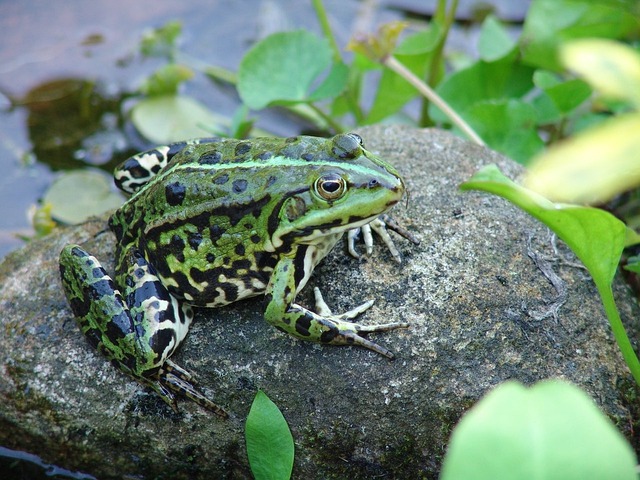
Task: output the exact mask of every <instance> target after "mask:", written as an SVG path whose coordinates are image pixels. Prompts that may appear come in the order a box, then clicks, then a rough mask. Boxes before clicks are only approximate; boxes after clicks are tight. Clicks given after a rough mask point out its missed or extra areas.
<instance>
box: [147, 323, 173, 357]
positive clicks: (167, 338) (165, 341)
mask: <svg viewBox="0 0 640 480" xmlns="http://www.w3.org/2000/svg"><path fill="white" fill-rule="evenodd" d="M172 341H175V332H174V330H172V329H170V328H163V329H162V330H157V331H156V332H155V333H154V334H153V336H152V337H151V339H150V340H149V345H150V346H151V349H152V350H153V351H154V352H155V353H156V354H158V355H162V352H164V350H165V348H167V345H170V344H171V343H172Z"/></svg>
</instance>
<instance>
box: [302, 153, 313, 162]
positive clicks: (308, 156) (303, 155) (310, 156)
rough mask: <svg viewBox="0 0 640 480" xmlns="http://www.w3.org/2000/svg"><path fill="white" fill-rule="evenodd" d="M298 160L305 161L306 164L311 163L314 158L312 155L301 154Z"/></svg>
mask: <svg viewBox="0 0 640 480" xmlns="http://www.w3.org/2000/svg"><path fill="white" fill-rule="evenodd" d="M300 158H302V159H303V160H306V161H307V162H311V161H313V159H314V158H315V157H314V155H313V153H303V154H302V155H301V156H300Z"/></svg>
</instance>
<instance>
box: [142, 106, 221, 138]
mask: <svg viewBox="0 0 640 480" xmlns="http://www.w3.org/2000/svg"><path fill="white" fill-rule="evenodd" d="M131 119H132V120H133V123H134V125H135V126H136V128H137V129H138V131H139V132H140V133H141V134H142V135H143V136H144V137H145V138H146V139H148V140H150V141H151V142H153V143H157V144H163V143H171V142H178V141H181V140H186V139H189V138H198V137H203V136H210V135H211V132H213V131H220V130H222V126H221V125H222V124H223V119H221V118H220V117H219V116H216V115H215V114H214V113H213V112H211V111H210V110H209V109H208V108H207V107H205V106H204V105H202V104H201V103H200V102H198V101H196V100H194V99H193V98H190V97H185V96H181V95H162V96H154V97H149V98H145V99H144V100H141V101H140V103H138V104H136V105H135V106H134V107H133V111H132V112H131ZM227 123H228V122H227Z"/></svg>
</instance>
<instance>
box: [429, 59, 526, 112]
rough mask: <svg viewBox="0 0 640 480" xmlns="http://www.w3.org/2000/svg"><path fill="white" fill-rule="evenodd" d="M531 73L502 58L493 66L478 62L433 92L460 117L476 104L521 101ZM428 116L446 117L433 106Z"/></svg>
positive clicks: (456, 73) (450, 78)
mask: <svg viewBox="0 0 640 480" xmlns="http://www.w3.org/2000/svg"><path fill="white" fill-rule="evenodd" d="M532 75H533V69H531V68H530V67H526V66H523V65H521V64H520V63H516V62H514V59H513V58H512V57H505V58H504V59H502V60H499V61H496V62H490V63H489V62H483V61H478V62H475V63H474V64H472V65H470V66H469V67H467V68H464V69H462V70H459V71H457V72H455V73H453V74H452V75H450V76H449V77H447V78H446V79H445V80H444V81H443V82H442V83H441V84H440V85H438V88H437V89H436V92H437V93H438V94H439V95H440V96H441V97H442V98H443V99H444V100H445V101H446V102H447V103H448V104H449V105H450V106H451V108H453V109H454V110H455V111H456V112H458V113H459V114H460V115H462V116H464V114H465V112H466V111H467V110H468V109H469V108H471V107H472V106H473V105H475V104H476V103H478V102H487V101H490V100H503V99H509V98H521V97H522V96H523V95H525V94H526V93H527V92H529V91H530V90H531V89H532V88H533V82H532V80H531V78H532ZM429 115H430V116H431V118H433V119H434V120H436V121H439V122H446V121H447V117H446V116H445V115H444V114H443V113H442V112H441V111H440V110H439V109H438V108H436V107H435V106H433V105H431V107H430V108H429Z"/></svg>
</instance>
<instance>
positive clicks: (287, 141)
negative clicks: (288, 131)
mask: <svg viewBox="0 0 640 480" xmlns="http://www.w3.org/2000/svg"><path fill="white" fill-rule="evenodd" d="M284 141H285V143H294V142H297V141H298V137H289V138H286V139H285V140H284Z"/></svg>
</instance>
